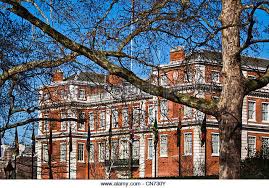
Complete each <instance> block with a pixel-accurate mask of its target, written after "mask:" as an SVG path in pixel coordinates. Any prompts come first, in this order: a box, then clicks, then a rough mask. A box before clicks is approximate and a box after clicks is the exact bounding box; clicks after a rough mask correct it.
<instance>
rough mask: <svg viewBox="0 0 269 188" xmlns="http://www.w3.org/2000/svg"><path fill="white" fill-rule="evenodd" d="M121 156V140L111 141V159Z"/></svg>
mask: <svg viewBox="0 0 269 188" xmlns="http://www.w3.org/2000/svg"><path fill="white" fill-rule="evenodd" d="M118 156H119V141H118V140H112V142H111V159H112V160H115V159H117V158H118Z"/></svg>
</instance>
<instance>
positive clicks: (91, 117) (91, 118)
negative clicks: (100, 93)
mask: <svg viewBox="0 0 269 188" xmlns="http://www.w3.org/2000/svg"><path fill="white" fill-rule="evenodd" d="M89 126H90V130H93V129H94V113H93V112H90V113H89Z"/></svg>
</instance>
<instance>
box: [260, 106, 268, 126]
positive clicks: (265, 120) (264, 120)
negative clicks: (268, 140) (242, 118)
mask: <svg viewBox="0 0 269 188" xmlns="http://www.w3.org/2000/svg"><path fill="white" fill-rule="evenodd" d="M263 105H266V106H267V107H266V113H267V119H264V108H263ZM261 110H262V122H267V123H268V122H269V103H267V102H262V109H261Z"/></svg>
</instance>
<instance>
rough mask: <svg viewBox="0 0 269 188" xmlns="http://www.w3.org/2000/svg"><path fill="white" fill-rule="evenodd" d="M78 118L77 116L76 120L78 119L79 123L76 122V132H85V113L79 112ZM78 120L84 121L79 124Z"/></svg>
mask: <svg viewBox="0 0 269 188" xmlns="http://www.w3.org/2000/svg"><path fill="white" fill-rule="evenodd" d="M78 116H79V117H78V119H79V122H78V130H80V131H83V130H85V124H86V114H85V112H80V113H79V115H78ZM80 116H81V117H80ZM80 118H82V119H84V121H83V122H80Z"/></svg>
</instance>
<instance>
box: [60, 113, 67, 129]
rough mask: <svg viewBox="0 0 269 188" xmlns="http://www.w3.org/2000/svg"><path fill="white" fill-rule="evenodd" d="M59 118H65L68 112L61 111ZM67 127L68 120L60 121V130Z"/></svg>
mask: <svg viewBox="0 0 269 188" xmlns="http://www.w3.org/2000/svg"><path fill="white" fill-rule="evenodd" d="M61 118H62V119H66V118H68V114H67V113H65V112H61ZM67 127H68V121H62V122H61V131H66V130H67Z"/></svg>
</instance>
